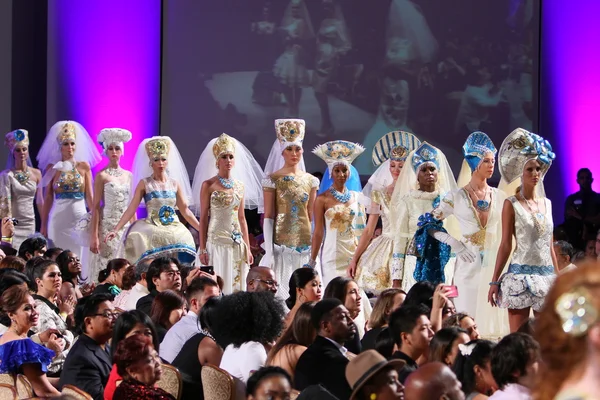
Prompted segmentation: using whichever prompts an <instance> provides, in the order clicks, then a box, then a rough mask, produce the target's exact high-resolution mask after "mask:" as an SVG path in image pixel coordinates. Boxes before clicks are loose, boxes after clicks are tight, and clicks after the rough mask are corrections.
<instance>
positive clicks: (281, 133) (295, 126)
mask: <svg viewBox="0 0 600 400" xmlns="http://www.w3.org/2000/svg"><path fill="white" fill-rule="evenodd" d="M305 129H306V123H305V122H304V120H303V119H276V120H275V133H276V134H277V140H279V147H280V148H281V151H283V150H285V149H286V148H288V147H290V146H300V147H302V142H303V141H304V132H305Z"/></svg>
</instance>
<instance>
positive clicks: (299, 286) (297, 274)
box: [285, 268, 322, 372]
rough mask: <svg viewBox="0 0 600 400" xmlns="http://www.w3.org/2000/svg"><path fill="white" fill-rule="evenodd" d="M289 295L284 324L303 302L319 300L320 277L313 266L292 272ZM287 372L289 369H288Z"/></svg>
mask: <svg viewBox="0 0 600 400" xmlns="http://www.w3.org/2000/svg"><path fill="white" fill-rule="evenodd" d="M289 287H290V297H288V298H287V300H286V301H285V305H286V306H287V308H289V309H290V312H289V313H288V315H287V316H286V317H285V321H286V326H290V325H291V323H292V321H293V320H294V315H296V312H297V311H298V309H299V308H300V306H301V305H302V304H304V303H305V302H311V301H319V300H321V297H322V294H321V288H322V285H321V278H320V277H319V274H318V273H317V271H316V270H315V269H314V268H298V269H297V270H295V271H294V272H292V276H291V277H290V282H289ZM288 372H289V371H288Z"/></svg>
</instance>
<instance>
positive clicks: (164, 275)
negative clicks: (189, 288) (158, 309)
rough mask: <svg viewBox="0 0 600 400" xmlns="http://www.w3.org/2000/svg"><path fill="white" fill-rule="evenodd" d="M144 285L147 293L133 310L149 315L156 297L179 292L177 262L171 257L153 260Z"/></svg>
mask: <svg viewBox="0 0 600 400" xmlns="http://www.w3.org/2000/svg"><path fill="white" fill-rule="evenodd" d="M146 285H147V288H148V292H149V293H148V294H147V295H146V296H144V297H141V298H140V299H139V300H138V302H137V304H136V306H135V308H136V309H137V310H140V311H143V312H145V313H146V314H147V315H150V310H151V309H152V302H153V301H154V298H155V297H156V295H158V294H159V293H160V292H164V291H165V290H174V291H179V290H181V273H180V272H179V261H177V259H176V258H172V257H159V258H155V259H154V260H153V261H152V262H151V263H150V266H149V267H148V272H146ZM159 336H160V335H159Z"/></svg>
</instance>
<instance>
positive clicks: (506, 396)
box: [489, 383, 531, 400]
mask: <svg viewBox="0 0 600 400" xmlns="http://www.w3.org/2000/svg"><path fill="white" fill-rule="evenodd" d="M489 400H531V391H530V390H529V389H527V388H526V387H525V386H523V385H519V384H518V383H509V384H508V385H506V386H504V389H502V390H497V391H496V392H494V394H493V395H491V396H490V398H489Z"/></svg>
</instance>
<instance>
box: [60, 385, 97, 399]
mask: <svg viewBox="0 0 600 400" xmlns="http://www.w3.org/2000/svg"><path fill="white" fill-rule="evenodd" d="M61 394H62V395H63V396H69V397H73V398H74V399H76V400H94V398H93V397H92V396H90V395H89V394H88V393H86V392H84V391H83V390H81V389H79V388H78V387H75V386H73V385H64V386H63V388H62V392H61Z"/></svg>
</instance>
